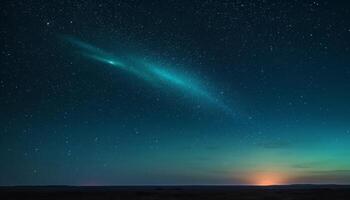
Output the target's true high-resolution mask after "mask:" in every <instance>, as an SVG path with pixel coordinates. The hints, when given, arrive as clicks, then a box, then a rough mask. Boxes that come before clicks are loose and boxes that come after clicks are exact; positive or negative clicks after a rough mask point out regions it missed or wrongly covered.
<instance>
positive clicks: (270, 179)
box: [250, 172, 286, 186]
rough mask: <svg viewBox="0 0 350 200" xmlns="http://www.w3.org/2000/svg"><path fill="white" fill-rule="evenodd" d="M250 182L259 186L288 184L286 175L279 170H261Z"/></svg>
mask: <svg viewBox="0 0 350 200" xmlns="http://www.w3.org/2000/svg"><path fill="white" fill-rule="evenodd" d="M250 182H251V183H252V184H254V185H259V186H270V185H282V184H286V177H285V175H283V174H280V173H277V172H261V173H256V174H254V175H253V177H252V178H251V181H250Z"/></svg>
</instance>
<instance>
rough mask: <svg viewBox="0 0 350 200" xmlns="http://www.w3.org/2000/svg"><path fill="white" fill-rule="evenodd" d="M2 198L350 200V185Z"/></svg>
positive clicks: (86, 190) (54, 189)
mask: <svg viewBox="0 0 350 200" xmlns="http://www.w3.org/2000/svg"><path fill="white" fill-rule="evenodd" d="M0 199H1V200H6V199H29V200H30V199H35V200H41V199H45V200H46V199H68V200H70V199H74V200H76V199H77V200H78V199H88V200H90V199H101V200H104V199H108V200H112V199H126V200H134V199H135V200H136V199H149V200H151V199H152V200H158V199H162V200H168V199H189V200H196V199H200V200H206V199H213V200H214V199H215V200H220V199H234V200H239V199H247V200H248V199H249V200H255V199H266V200H274V199H282V200H292V199H315V200H320V199H327V200H328V199H329V200H338V199H342V200H350V186H334V185H324V186H315V185H293V186H269V187H257V186H167V187H164V186H162V187H157V186H146V187H139V186H137V187H69V186H45V187H0Z"/></svg>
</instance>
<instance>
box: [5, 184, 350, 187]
mask: <svg viewBox="0 0 350 200" xmlns="http://www.w3.org/2000/svg"><path fill="white" fill-rule="evenodd" d="M284 186H349V187H350V183H349V184H341V183H295V184H275V185H254V184H131V185H54V184H53V185H0V188H5V187H284Z"/></svg>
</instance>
